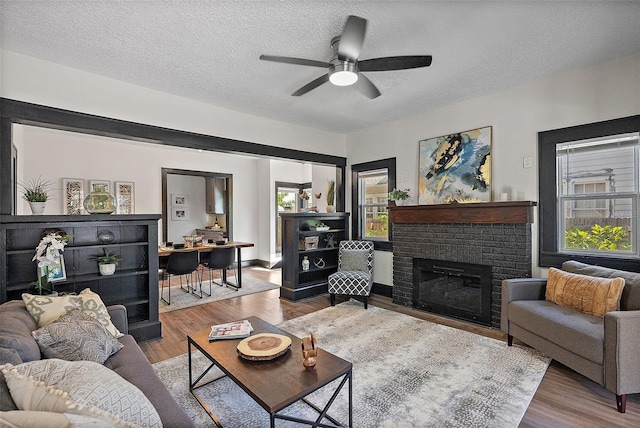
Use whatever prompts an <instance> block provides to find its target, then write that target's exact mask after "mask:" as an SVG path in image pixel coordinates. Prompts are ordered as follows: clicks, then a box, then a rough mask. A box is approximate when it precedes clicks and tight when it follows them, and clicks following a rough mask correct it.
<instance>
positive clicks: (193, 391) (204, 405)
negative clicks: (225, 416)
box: [187, 336, 222, 428]
mask: <svg viewBox="0 0 640 428" xmlns="http://www.w3.org/2000/svg"><path fill="white" fill-rule="evenodd" d="M187 343H188V344H189V349H188V353H189V356H188V359H189V391H190V392H191V394H192V395H193V396H194V397H195V399H196V400H198V403H200V405H201V406H202V408H203V409H204V411H205V412H207V415H209V417H210V418H211V420H212V421H213V423H215V424H216V426H217V427H218V428H222V424H221V423H220V421H219V420H218V418H217V417H216V415H214V414H213V412H212V411H211V409H209V406H207V403H205V402H204V400H202V398H200V394H198V393H197V392H196V388H199V387H201V386H204V385H207V384H209V383H211V382H215V381H216V380H218V379H220V378H216V379H213V380H211V381H209V382H206V383H204V384H202V385H198V386H196V385H197V383H198V382H200V380H201V379H202V378H203V377H204V376H205V375H206V374H207V373H208V372H209V370H211V369H212V368H213V367H215V363H214V362H211V364H210V365H209V367H207V369H206V370H205V371H204V372H203V373H202V374H201V375H200V376H199V377H198V379H196V381H195V382H193V371H192V364H191V345H192V342H191V337H189V336H187Z"/></svg>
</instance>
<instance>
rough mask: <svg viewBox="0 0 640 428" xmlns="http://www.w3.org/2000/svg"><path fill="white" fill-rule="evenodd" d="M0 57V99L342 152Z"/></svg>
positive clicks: (336, 144)
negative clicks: (0, 97)
mask: <svg viewBox="0 0 640 428" xmlns="http://www.w3.org/2000/svg"><path fill="white" fill-rule="evenodd" d="M0 58H1V61H0V96H2V97H4V98H10V99H14V100H20V101H26V102H31V103H35V104H43V105H46V106H51V107H57V108H63V109H68V110H73V111H79V112H83V113H91V114H96V115H99V116H106V117H111V118H116V119H122V120H127V121H131V122H139V123H146V124H150V125H156V126H162V127H165V128H172V129H179V130H185V131H191V132H197V133H201V134H206V135H215V136H218V137H225V138H231V139H236V140H243V141H250V142H255V143H259V144H266V145H270V146H275V147H285V148H293V149H297V150H305V151H310V152H314V153H325V154H329V155H335V156H345V154H346V149H345V145H344V142H345V136H344V135H342V134H335V133H332V132H326V131H320V130H317V129H313V128H307V127H304V126H296V125H292V124H289V123H285V122H278V121H275V120H271V119H265V118H261V117H258V116H252V115H248V114H243V113H239V112H236V111H231V110H226V109H222V108H219V107H216V106H213V105H211V104H205V103H202V102H199V101H194V100H190V99H187V98H183V97H178V96H175V95H170V94H167V93H164V92H159V91H155V90H152V89H148V88H144V87H141V86H136V85H132V84H129V83H125V82H121V81H118V80H114V79H109V78H106V77H102V76H98V75H96V74H91V73H86V72H84V71H80V70H77V69H73V68H70V67H65V66H62V65H58V64H54V63H52V62H47V61H42V60H39V59H36V58H32V57H28V56H25V55H21V54H17V53H14V52H11V51H7V50H0ZM238 89H239V90H240V89H241V88H238Z"/></svg>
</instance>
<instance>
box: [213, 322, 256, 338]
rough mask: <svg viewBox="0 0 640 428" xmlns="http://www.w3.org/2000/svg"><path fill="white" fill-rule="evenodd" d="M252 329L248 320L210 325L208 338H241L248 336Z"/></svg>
mask: <svg viewBox="0 0 640 428" xmlns="http://www.w3.org/2000/svg"><path fill="white" fill-rule="evenodd" d="M252 331H253V327H252V326H251V323H250V322H249V321H248V320H242V321H235V322H230V323H226V324H218V325H212V326H211V332H210V333H209V340H220V339H241V338H243V337H248V336H249V335H250V334H251V332H252Z"/></svg>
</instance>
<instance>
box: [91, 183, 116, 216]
mask: <svg viewBox="0 0 640 428" xmlns="http://www.w3.org/2000/svg"><path fill="white" fill-rule="evenodd" d="M83 205H84V209H86V210H87V212H88V213H90V214H111V213H112V212H114V211H115V210H116V198H114V197H113V195H112V194H111V193H109V192H107V191H106V190H105V188H104V186H96V187H95V189H94V190H93V192H91V193H89V194H88V195H87V197H86V198H84V203H83Z"/></svg>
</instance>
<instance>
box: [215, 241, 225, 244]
mask: <svg viewBox="0 0 640 428" xmlns="http://www.w3.org/2000/svg"><path fill="white" fill-rule="evenodd" d="M226 243H227V241H216V245H224V244H226Z"/></svg>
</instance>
